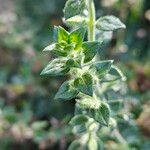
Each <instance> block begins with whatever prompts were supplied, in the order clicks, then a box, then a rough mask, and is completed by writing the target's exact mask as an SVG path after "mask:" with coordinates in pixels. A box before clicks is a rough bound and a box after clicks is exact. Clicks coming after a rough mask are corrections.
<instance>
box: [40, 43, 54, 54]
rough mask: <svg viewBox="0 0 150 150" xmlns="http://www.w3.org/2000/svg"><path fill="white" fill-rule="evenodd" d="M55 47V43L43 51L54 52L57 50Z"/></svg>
mask: <svg viewBox="0 0 150 150" xmlns="http://www.w3.org/2000/svg"><path fill="white" fill-rule="evenodd" d="M55 47H56V44H55V43H53V44H51V45H48V46H47V47H45V48H44V50H43V51H44V52H45V51H52V50H54V49H55Z"/></svg>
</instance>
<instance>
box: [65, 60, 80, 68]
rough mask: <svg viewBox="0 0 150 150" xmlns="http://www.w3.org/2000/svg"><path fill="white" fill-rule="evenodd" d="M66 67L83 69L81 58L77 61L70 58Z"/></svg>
mask: <svg viewBox="0 0 150 150" xmlns="http://www.w3.org/2000/svg"><path fill="white" fill-rule="evenodd" d="M66 65H67V66H68V67H70V68H71V67H75V68H80V67H81V59H80V58H77V59H75V58H74V59H72V58H70V59H69V60H68V61H67V62H66Z"/></svg>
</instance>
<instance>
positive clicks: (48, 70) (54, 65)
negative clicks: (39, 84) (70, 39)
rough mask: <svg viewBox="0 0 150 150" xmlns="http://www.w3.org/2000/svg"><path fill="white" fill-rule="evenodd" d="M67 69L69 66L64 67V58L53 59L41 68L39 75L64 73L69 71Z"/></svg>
mask: <svg viewBox="0 0 150 150" xmlns="http://www.w3.org/2000/svg"><path fill="white" fill-rule="evenodd" d="M69 70H70V69H69V68H66V60H65V59H53V60H52V61H50V62H49V64H48V65H47V66H46V67H45V68H44V69H43V71H42V72H41V74H40V75H48V76H59V75H65V74H67V73H68V72H69Z"/></svg>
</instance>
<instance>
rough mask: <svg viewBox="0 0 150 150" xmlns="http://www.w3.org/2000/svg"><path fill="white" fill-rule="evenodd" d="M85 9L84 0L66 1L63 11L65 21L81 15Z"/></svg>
mask: <svg viewBox="0 0 150 150" xmlns="http://www.w3.org/2000/svg"><path fill="white" fill-rule="evenodd" d="M85 9H86V0H68V1H67V2H66V4H65V8H64V10H63V12H64V16H65V18H66V19H68V18H71V17H73V16H76V15H80V14H83V11H84V10H85Z"/></svg>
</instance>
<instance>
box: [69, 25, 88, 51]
mask: <svg viewBox="0 0 150 150" xmlns="http://www.w3.org/2000/svg"><path fill="white" fill-rule="evenodd" d="M85 33H86V29H85V28H78V29H76V30H74V31H73V32H71V34H70V43H74V44H76V47H75V49H79V48H80V47H81V46H82V43H83V40H84V36H85Z"/></svg>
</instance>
